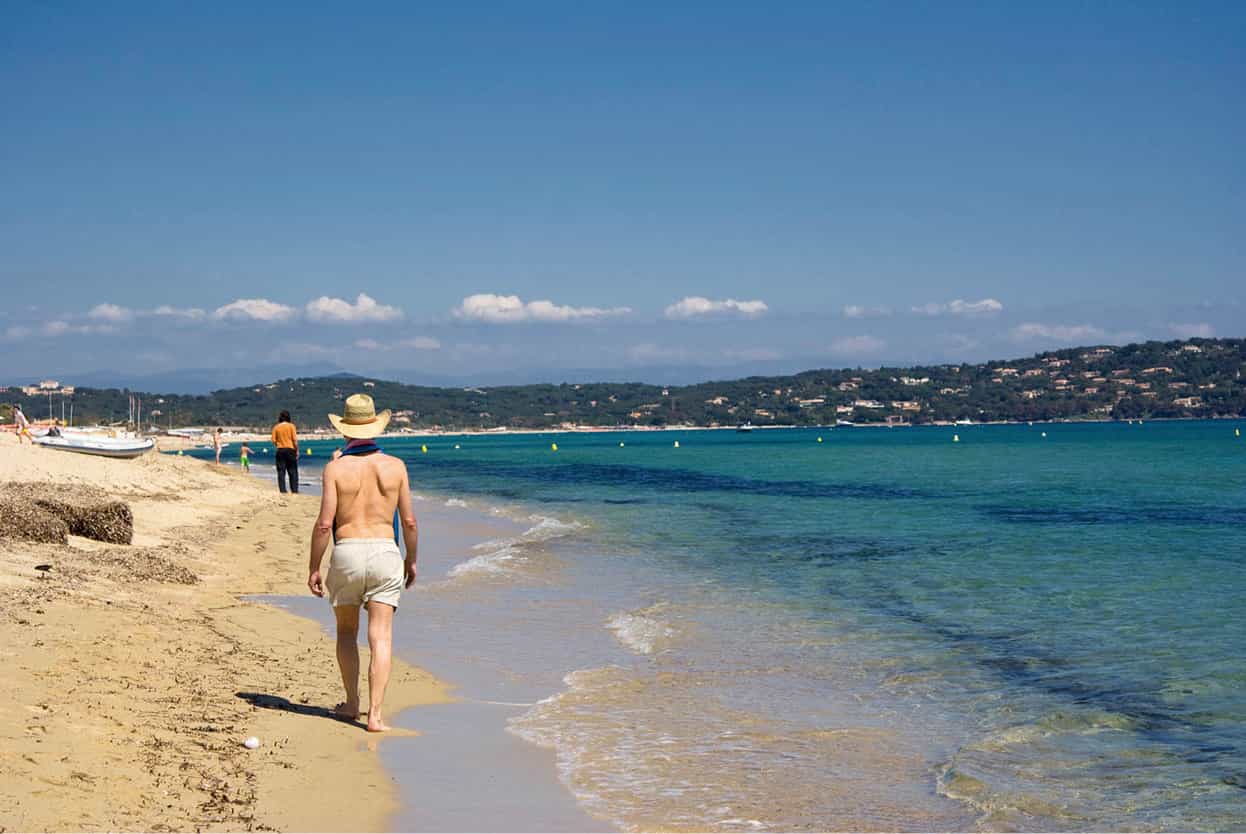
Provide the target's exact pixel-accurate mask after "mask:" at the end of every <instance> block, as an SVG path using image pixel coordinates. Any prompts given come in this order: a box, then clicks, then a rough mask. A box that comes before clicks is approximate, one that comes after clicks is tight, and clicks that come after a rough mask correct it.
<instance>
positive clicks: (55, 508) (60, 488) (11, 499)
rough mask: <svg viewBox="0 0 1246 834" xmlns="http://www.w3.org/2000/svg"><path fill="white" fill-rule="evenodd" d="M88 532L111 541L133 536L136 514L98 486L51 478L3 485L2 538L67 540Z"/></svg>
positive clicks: (88, 535)
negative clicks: (52, 481)
mask: <svg viewBox="0 0 1246 834" xmlns="http://www.w3.org/2000/svg"><path fill="white" fill-rule="evenodd" d="M70 535H74V536H84V537H86V538H89V539H95V540H96V541H101V542H107V543H109V544H129V543H130V542H131V541H133V539H134V513H133V512H132V511H131V510H130V505H129V504H126V503H125V502H124V501H113V500H110V499H109V498H108V496H107V495H105V494H104V493H103V492H101V491H100V490H97V489H92V488H89V487H81V486H65V485H60V484H51V483H34V484H25V483H7V484H3V485H0V539H6V538H7V539H18V540H22V541H33V542H46V543H51V544H66V543H67V542H68V537H69V536H70Z"/></svg>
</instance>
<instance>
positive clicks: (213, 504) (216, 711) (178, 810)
mask: <svg viewBox="0 0 1246 834" xmlns="http://www.w3.org/2000/svg"><path fill="white" fill-rule="evenodd" d="M4 482H12V483H20V484H31V483H34V484H48V485H49V486H48V487H47V489H49V490H54V489H56V488H57V487H59V486H68V487H75V488H86V489H92V488H93V489H96V490H99V491H101V492H102V493H103V494H105V495H107V496H108V497H109V498H114V499H118V498H119V499H121V500H124V501H126V502H128V503H129V504H130V506H131V508H132V509H133V513H134V541H133V543H132V544H131V545H128V546H126V545H105V544H102V543H100V542H96V541H93V540H90V539H84V538H80V537H77V536H71V537H70V540H69V544H68V545H56V544H35V543H30V542H24V541H14V540H0V588H2V589H3V591H4V593H3V596H0V646H3V649H2V650H0V651H2V652H3V655H4V657H5V661H6V667H7V668H9V669H11V670H14V671H15V674H11V675H7V676H5V679H4V680H3V681H2V682H0V703H2V704H3V706H0V751H2V752H0V772H3V774H4V775H3V777H2V778H0V808H4V809H6V810H5V811H4V812H3V813H0V826H3V827H5V828H9V829H11V830H70V829H79V830H81V829H105V828H107V829H112V830H148V831H150V830H162V829H163V830H188V829H201V828H202V829H209V830H238V829H244V828H257V827H262V828H267V829H272V830H304V831H309V830H387V828H388V826H389V824H390V822H391V821H392V819H393V815H394V814H395V813H396V812H397V811H398V809H399V807H400V806H399V798H398V795H397V789H396V787H395V785H394V783H393V781H392V779H391V777H390V776H389V774H388V773H387V772H386V770H385V768H384V766H383V764H382V761H381V758H380V756H379V755H378V744H379V743H380V742H382V741H383V740H384V738H386V737H377V736H370V735H369V734H368V733H366V732H365V731H364V729H363V727H362V725H359V724H355V725H351V724H347V723H345V722H341V721H338V720H335V719H333V718H332V717H331V716H330V715H329V714H328V709H329V708H331V707H332V705H333V704H334V703H336V701H337V700H339V699H340V687H341V682H340V678H339V677H338V673H337V668H336V664H335V662H334V660H333V641H332V639H331V638H330V637H328V636H326V635H325V634H324V633H323V632H322V630H321V629H320V627H319V626H318V624H316V623H315V622H313V621H310V620H307V619H305V618H302V617H298V616H296V615H294V614H292V613H289V612H287V611H285V610H283V609H281V608H280V607H278V606H274V605H269V604H266V603H262V602H258V601H255V600H252V599H247V598H246V597H252V596H256V595H263V594H268V595H297V594H298V593H299V592H300V591H301V590H302V586H303V575H302V574H303V569H304V566H305V564H306V554H305V553H304V552H303V547H304V543H305V536H304V535H303V532H304V531H303V527H304V526H305V525H307V524H310V520H311V518H312V515H313V514H314V512H315V504H314V501H315V499H314V498H313V497H312V496H281V495H280V494H278V493H276V492H275V491H272V490H271V489H270V488H268V487H266V486H265V485H264V484H263V482H262V481H260V480H258V479H253V478H248V477H245V476H243V475H242V473H239V472H238V471H237V469H233V468H227V467H221V468H219V469H217V468H216V467H213V466H211V465H204V463H203V462H200V461H191V460H186V459H183V458H179V457H177V456H172V457H170V456H167V455H159V454H156V455H147V456H145V457H143V458H140V459H137V460H135V461H113V460H106V459H101V458H90V457H86V456H81V455H64V454H58V453H56V452H54V451H50V450H45V449H38V448H31V447H29V446H26V447H21V448H19V447H18V446H17V445H16V444H15V443H13V442H12V441H11V440H9V439H8V438H5V439H3V440H0V483H4ZM51 485H55V486H51ZM36 565H49V566H50V569H48V570H45V571H39V570H36V569H35V568H36ZM161 579H164V580H165V581H161ZM362 662H363V663H365V664H366V662H367V658H366V651H365V653H364V656H363V658H362ZM449 700H450V697H449V694H448V687H447V685H446V684H445V683H443V682H441V681H438V680H436V679H435V678H433V677H432V676H431V675H429V674H428V673H426V672H424V671H422V670H420V669H417V668H415V667H413V666H411V665H410V664H408V663H405V662H404V661H402V660H401V659H400V658H398V657H396V658H395V662H394V672H393V676H392V678H391V683H390V688H389V693H388V696H387V707H388V710H389V712H390V714H391V715H395V716H396V715H397V714H398V713H399V712H401V711H402V710H404V709H406V708H408V707H411V706H415V705H421V704H435V703H446V702H448V701H449ZM415 734H416V733H414V732H412V731H401V730H400V731H397V732H395V733H393V734H390V736H402V735H407V736H410V735H415ZM252 735H253V736H256V737H258V738H259V739H260V741H261V746H260V748H259V749H257V750H254V751H252V750H247V749H246V748H244V747H243V746H242V744H241V742H242V741H243V740H244V739H245V738H247V737H248V736H252ZM327 781H332V782H333V783H334V784H336V785H337V786H338V789H340V790H344V791H347V792H348V793H350V794H352V795H359V796H363V795H369V796H370V798H369V801H367V802H359V803H341V802H339V801H336V800H335V798H334V797H335V795H336V793H335V794H329V793H326V792H320V791H307V790H306V788H305V786H307V785H311V784H318V783H323V782H327Z"/></svg>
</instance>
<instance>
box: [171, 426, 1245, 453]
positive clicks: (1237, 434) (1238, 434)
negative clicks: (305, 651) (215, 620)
mask: <svg viewBox="0 0 1246 834" xmlns="http://www.w3.org/2000/svg"><path fill="white" fill-rule="evenodd" d="M1233 436H1234V437H1241V436H1242V430H1241V429H1234V430H1233ZM178 454H179V455H180V454H181V452H178Z"/></svg>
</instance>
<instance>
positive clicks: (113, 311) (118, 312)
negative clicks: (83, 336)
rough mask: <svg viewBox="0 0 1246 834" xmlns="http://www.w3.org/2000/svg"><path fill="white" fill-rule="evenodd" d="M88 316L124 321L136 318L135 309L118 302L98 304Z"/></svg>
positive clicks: (104, 319)
mask: <svg viewBox="0 0 1246 834" xmlns="http://www.w3.org/2000/svg"><path fill="white" fill-rule="evenodd" d="M87 318H89V319H95V320H96V321H111V322H123V321H129V320H130V319H132V318H134V311H133V310H131V309H130V308H128V307H121V306H118V305H116V304H108V303H104V304H96V305H95V306H94V307H92V308H91V311H90V312H89V313H87Z"/></svg>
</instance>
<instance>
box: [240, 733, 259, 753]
mask: <svg viewBox="0 0 1246 834" xmlns="http://www.w3.org/2000/svg"><path fill="white" fill-rule="evenodd" d="M242 746H243V747H245V748H247V749H248V750H254V749H255V748H257V747H259V746H260V740H259V739H258V738H256V737H255V736H251V737H250V738H249V739H247V740H246V741H244V742H243V743H242Z"/></svg>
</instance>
